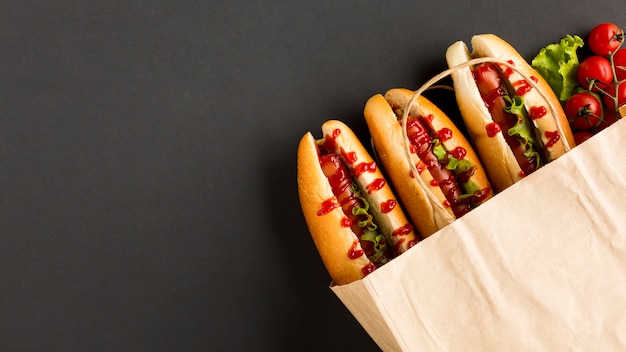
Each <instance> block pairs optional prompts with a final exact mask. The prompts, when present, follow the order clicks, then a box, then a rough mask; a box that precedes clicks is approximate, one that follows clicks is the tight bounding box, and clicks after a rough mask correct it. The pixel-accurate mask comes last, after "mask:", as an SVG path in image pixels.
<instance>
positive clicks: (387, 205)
mask: <svg viewBox="0 0 626 352" xmlns="http://www.w3.org/2000/svg"><path fill="white" fill-rule="evenodd" d="M397 204H398V202H396V201H395V200H393V199H388V200H386V201H384V202H382V203H381V204H380V211H381V212H382V213H383V214H387V213H389V212H391V211H392V210H393V209H394V208H395V207H396V205H397Z"/></svg>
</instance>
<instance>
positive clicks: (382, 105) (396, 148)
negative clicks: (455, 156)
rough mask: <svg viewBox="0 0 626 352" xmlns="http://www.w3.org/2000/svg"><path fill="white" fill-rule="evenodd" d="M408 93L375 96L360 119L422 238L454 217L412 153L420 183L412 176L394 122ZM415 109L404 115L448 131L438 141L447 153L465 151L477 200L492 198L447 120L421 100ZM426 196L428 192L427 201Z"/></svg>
mask: <svg viewBox="0 0 626 352" xmlns="http://www.w3.org/2000/svg"><path fill="white" fill-rule="evenodd" d="M413 94H414V93H413V92H412V91H410V90H408V89H401V88H396V89H391V90H389V91H387V92H386V93H385V95H384V96H383V95H381V94H377V95H374V96H372V97H371V98H370V99H369V100H368V101H367V103H366V105H365V109H364V116H365V120H366V122H367V125H368V128H369V131H370V134H371V136H372V141H373V144H374V147H375V149H376V153H377V155H378V156H379V158H380V160H381V163H382V164H383V166H384V168H385V171H386V172H387V174H388V175H389V178H390V180H391V181H392V183H393V185H394V187H395V189H396V192H397V194H398V196H399V198H400V199H401V200H402V202H403V205H404V207H405V209H406V211H407V213H408V214H409V217H410V218H411V219H412V221H413V224H414V225H415V227H416V228H417V230H418V231H419V233H420V234H421V235H422V236H424V237H427V236H430V235H432V234H433V233H435V232H436V231H438V230H439V229H440V228H442V227H443V226H445V225H447V224H448V223H450V222H452V221H454V220H455V219H456V216H455V214H454V213H453V211H452V208H451V207H450V205H449V201H448V200H447V199H446V196H445V194H444V192H443V191H442V189H441V187H439V185H438V182H437V180H435V178H434V177H433V175H432V174H431V173H430V172H429V171H428V170H426V169H427V167H425V165H424V162H423V161H421V160H420V158H419V157H418V155H417V153H415V152H412V153H411V158H412V161H411V162H412V163H413V164H414V165H417V167H416V169H417V170H418V171H419V177H420V179H421V180H422V181H423V182H420V181H419V180H418V179H416V178H415V177H414V176H413V175H414V172H413V171H412V167H411V165H410V164H409V161H408V160H407V157H406V153H405V142H404V137H403V130H402V125H401V122H400V121H399V119H400V118H401V117H402V114H403V109H404V108H405V106H406V105H407V104H408V102H409V100H410V99H411V98H412V97H413ZM414 107H415V108H414V109H413V110H412V111H410V114H409V115H411V116H431V117H432V118H429V119H428V121H429V123H428V124H429V125H430V127H429V128H430V130H432V131H434V133H435V134H437V133H438V132H439V131H442V130H444V129H447V131H448V132H449V136H450V138H446V139H442V143H443V144H444V146H445V148H446V150H448V151H453V150H464V151H465V156H464V158H463V159H465V160H468V161H470V162H471V163H472V164H474V165H475V166H476V170H475V171H474V174H473V175H472V177H471V180H472V181H473V182H474V183H475V184H476V185H477V186H478V188H480V189H481V190H483V191H484V192H485V194H484V195H483V197H482V199H481V201H485V200H487V199H489V198H490V197H491V196H493V191H492V189H491V186H490V184H489V181H488V180H487V177H486V174H485V172H484V170H483V168H482V165H481V162H480V160H479V159H478V157H477V156H476V153H475V152H474V150H473V149H472V147H471V145H470V144H469V142H468V141H467V139H466V138H465V137H464V136H463V134H462V133H461V132H460V131H459V129H458V128H457V127H456V126H455V125H454V123H453V122H452V121H451V120H450V119H449V118H448V116H447V115H446V114H445V113H444V112H443V111H441V110H440V109H439V108H438V107H437V106H435V105H434V104H433V103H431V102H430V101H429V100H428V99H427V98H425V97H423V96H419V97H418V99H417V101H416V104H415V105H414ZM424 187H426V188H427V189H425V188H424ZM428 192H431V194H430V196H429V194H428ZM433 200H434V203H433Z"/></svg>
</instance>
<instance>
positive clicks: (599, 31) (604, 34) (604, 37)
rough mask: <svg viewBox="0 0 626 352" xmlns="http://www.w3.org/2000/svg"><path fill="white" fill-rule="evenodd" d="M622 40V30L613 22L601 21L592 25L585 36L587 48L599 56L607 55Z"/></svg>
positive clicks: (615, 48)
mask: <svg viewBox="0 0 626 352" xmlns="http://www.w3.org/2000/svg"><path fill="white" fill-rule="evenodd" d="M622 41H624V32H623V31H622V29H621V28H619V27H618V26H617V25H616V24H613V23H601V24H599V25H597V26H595V27H593V29H592V30H591V32H589V36H588V37H587V43H588V44H589V49H591V51H592V52H593V53H594V54H596V55H600V56H607V55H609V54H610V53H612V52H614V51H615V50H617V48H618V47H619V46H620V44H621V43H622Z"/></svg>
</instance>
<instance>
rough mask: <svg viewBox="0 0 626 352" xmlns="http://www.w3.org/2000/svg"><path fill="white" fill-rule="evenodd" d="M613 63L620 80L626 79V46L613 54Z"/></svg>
mask: <svg viewBox="0 0 626 352" xmlns="http://www.w3.org/2000/svg"><path fill="white" fill-rule="evenodd" d="M613 65H615V76H616V77H617V80H618V81H621V80H624V79H626V48H622V49H619V50H618V51H616V52H615V54H614V55H613Z"/></svg>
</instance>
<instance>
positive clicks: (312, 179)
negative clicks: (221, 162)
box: [297, 120, 419, 285]
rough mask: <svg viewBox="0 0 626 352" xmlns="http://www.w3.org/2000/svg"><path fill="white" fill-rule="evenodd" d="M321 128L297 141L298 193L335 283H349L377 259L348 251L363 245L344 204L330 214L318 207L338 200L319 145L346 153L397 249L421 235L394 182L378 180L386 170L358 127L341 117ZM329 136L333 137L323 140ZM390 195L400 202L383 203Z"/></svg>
mask: <svg viewBox="0 0 626 352" xmlns="http://www.w3.org/2000/svg"><path fill="white" fill-rule="evenodd" d="M322 132H323V135H324V137H323V138H322V139H320V140H316V139H315V138H314V137H313V135H312V134H311V133H310V132H309V133H307V134H305V135H304V136H303V137H302V139H301V141H300V144H299V146H298V168H297V173H298V176H297V180H298V195H299V198H300V205H301V207H302V211H303V214H304V217H305V220H306V222H307V226H308V228H309V232H310V233H311V237H312V238H313V241H314V243H315V245H316V247H317V250H318V252H319V254H320V257H321V258H322V261H323V262H324V265H325V266H326V269H327V270H328V273H329V274H330V276H331V278H332V280H333V284H336V285H344V284H347V283H350V282H353V281H355V280H359V279H361V278H363V277H364V276H365V273H364V271H363V268H367V267H368V266H369V267H371V266H372V265H373V264H372V263H371V262H370V260H369V259H368V258H367V256H366V255H365V254H362V255H360V256H359V257H358V258H355V259H351V258H350V257H349V256H348V253H349V252H350V251H351V250H353V249H356V250H361V249H362V247H361V245H360V244H358V238H357V236H356V235H355V234H354V233H353V232H352V230H351V229H350V228H349V227H344V226H342V221H343V220H344V219H345V218H346V216H345V214H344V213H343V210H342V209H341V207H337V208H334V209H332V211H330V212H328V213H326V214H322V215H320V214H319V213H318V211H319V210H320V209H321V207H322V203H324V202H326V201H328V200H331V201H334V202H336V201H337V198H336V197H335V196H334V194H333V191H332V188H331V186H330V184H329V182H328V179H327V178H326V176H325V175H324V173H323V171H322V169H321V167H320V161H319V149H318V148H319V145H326V146H333V145H334V146H336V149H335V150H329V152H332V153H334V154H337V155H339V156H341V157H342V159H343V161H344V163H345V164H346V166H347V167H348V168H349V169H350V171H351V172H352V173H354V172H356V173H357V174H358V177H357V178H356V179H355V180H354V181H355V183H356V184H357V185H358V187H359V188H360V190H361V195H362V196H363V197H364V198H365V199H366V200H367V202H368V203H369V204H370V208H369V211H370V213H371V214H372V215H373V216H374V221H375V223H376V224H377V225H378V226H379V229H380V232H381V233H382V234H383V235H384V236H385V238H386V240H387V244H388V246H389V247H390V248H391V249H392V250H393V251H394V253H395V254H396V255H398V254H401V253H404V252H406V251H407V250H408V249H409V248H411V247H412V246H413V245H415V244H416V243H417V242H418V241H419V238H418V236H417V235H416V233H415V231H414V230H413V226H412V225H411V224H410V223H409V221H408V219H407V217H406V215H405V214H404V210H403V209H402V207H401V205H400V203H399V202H398V201H397V199H396V196H395V194H394V193H393V191H392V189H391V186H390V185H389V183H388V182H387V181H386V180H385V181H384V183H383V184H380V183H377V182H378V180H380V179H383V180H384V176H383V174H382V172H381V170H380V169H379V168H378V166H377V165H376V163H375V161H374V160H373V158H372V157H371V155H370V154H369V152H368V151H367V150H366V149H365V147H363V145H362V144H361V142H360V141H359V139H358V138H357V136H356V135H355V134H354V132H353V131H352V130H351V129H350V128H349V127H348V126H347V125H345V124H344V123H343V122H341V121H338V120H329V121H327V122H325V123H324V124H323V125H322ZM330 136H332V138H333V140H334V143H324V141H325V139H326V138H331V137H330ZM346 155H349V156H350V157H349V159H350V160H346V159H347V158H346ZM363 165H365V166H368V167H367V168H366V169H362V170H364V171H362V172H361V171H359V167H360V166H363ZM372 166H373V167H372ZM355 170H356V171H355ZM371 184H376V185H377V187H375V188H370V189H368V188H367V185H371ZM387 201H392V203H387V204H395V206H394V207H388V206H387V207H386V209H383V203H384V202H387ZM387 210H389V211H387ZM366 272H367V271H366Z"/></svg>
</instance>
